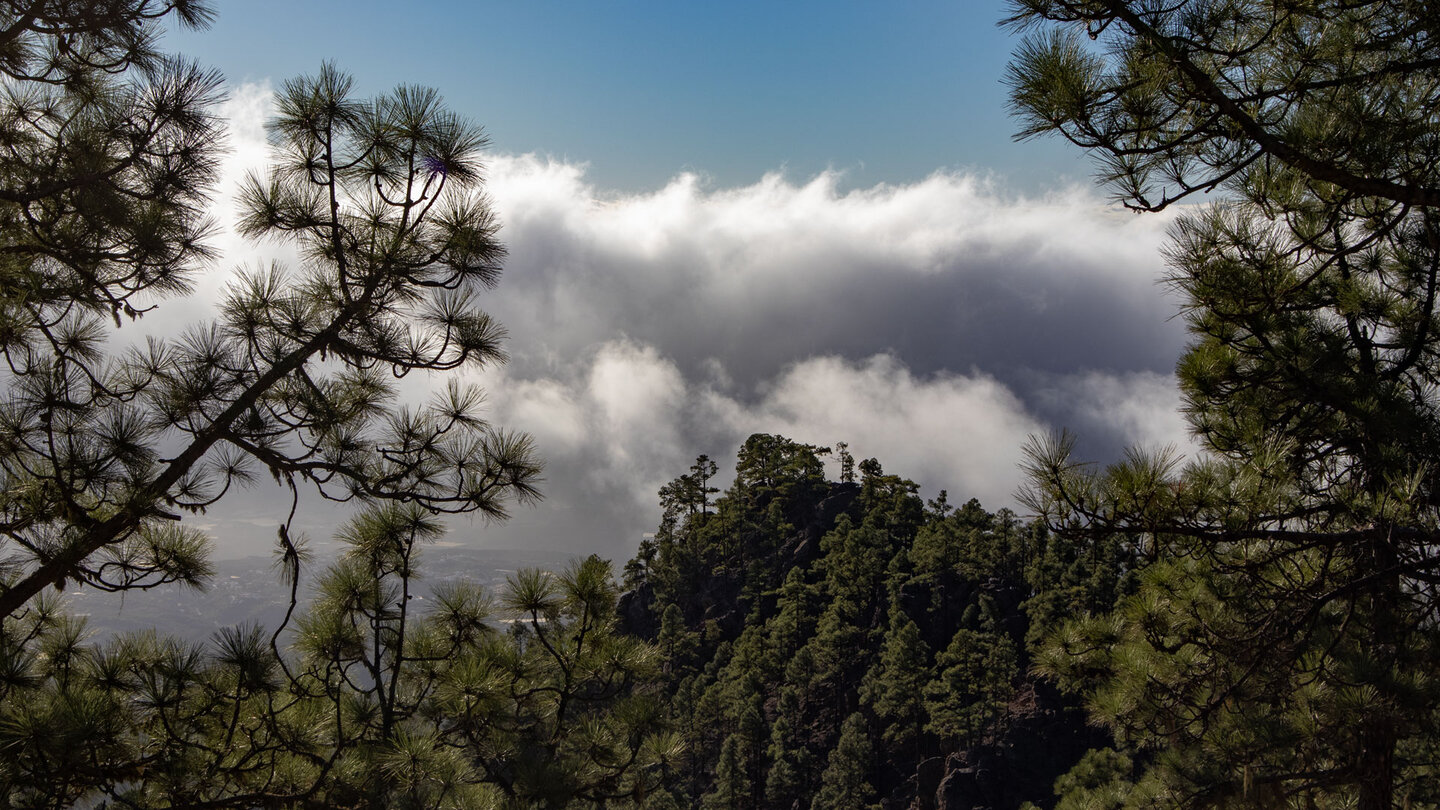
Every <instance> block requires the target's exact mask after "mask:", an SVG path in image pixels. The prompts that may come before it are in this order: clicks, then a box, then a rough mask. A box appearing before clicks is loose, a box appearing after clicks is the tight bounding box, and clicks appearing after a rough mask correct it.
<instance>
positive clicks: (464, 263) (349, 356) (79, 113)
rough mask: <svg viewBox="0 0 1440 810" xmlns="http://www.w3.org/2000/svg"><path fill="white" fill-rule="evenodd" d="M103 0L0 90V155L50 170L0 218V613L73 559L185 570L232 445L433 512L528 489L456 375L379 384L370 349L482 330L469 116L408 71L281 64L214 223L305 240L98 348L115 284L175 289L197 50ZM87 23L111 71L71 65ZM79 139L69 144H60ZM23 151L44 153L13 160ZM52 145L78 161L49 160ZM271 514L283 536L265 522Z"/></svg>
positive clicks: (226, 481) (231, 466)
mask: <svg viewBox="0 0 1440 810" xmlns="http://www.w3.org/2000/svg"><path fill="white" fill-rule="evenodd" d="M113 5H115V6H116V7H117V8H118V9H120V11H119V12H117V13H119V14H120V16H119V17H118V18H116V17H111V16H109V15H105V14H102V15H100V18H97V20H91V21H90V22H91V24H92V25H98V26H101V29H100V33H96V32H94V31H89V32H87V33H84V34H76V35H73V36H74V42H73V43H72V34H71V33H68V32H66V31H64V30H63V29H64V26H63V24H62V26H61V28H62V30H61V32H60V33H54V32H51V31H49V30H48V29H46V28H44V27H37V28H36V29H35V30H36V31H44V32H45V33H44V34H43V36H42V35H41V34H38V33H35V32H33V31H32V32H31V33H30V35H29V36H30V38H31V39H34V38H35V37H42V38H50V39H46V42H48V43H49V44H48V45H43V43H37V42H31V43H30V46H32V50H33V49H34V48H40V49H41V50H40V52H41V53H43V52H44V48H45V47H53V48H54V49H55V53H57V54H58V57H57V58H59V59H60V60H61V63H62V67H60V68H53V69H54V70H60V71H62V72H65V73H66V80H65V81H61V82H59V83H57V84H55V85H53V86H52V85H49V84H46V83H45V81H44V80H43V79H44V78H45V77H40V78H34V77H30V76H29V74H28V73H25V74H23V75H22V74H16V81H15V82H14V83H13V84H12V85H11V86H10V87H9V89H7V95H6V97H5V99H4V100H3V103H4V105H5V111H6V118H5V124H4V125H5V126H8V127H9V128H10V132H9V133H8V135H7V137H8V138H10V139H11V141H12V142H16V143H29V144H33V145H34V150H33V151H24V152H23V154H22V156H21V157H20V158H16V162H15V165H14V166H12V167H11V168H9V169H6V170H5V171H6V172H8V173H7V174H5V175H4V178H5V179H0V183H16V184H19V185H20V186H22V187H24V188H30V187H31V186H34V187H35V188H37V189H45V190H51V191H52V193H50V194H49V195H41V196H36V192H30V191H25V192H19V191H17V192H16V193H14V194H12V195H11V196H12V197H14V198H15V199H13V200H12V201H11V202H8V203H4V205H5V206H7V207H6V209H5V210H6V211H7V212H8V213H7V214H6V216H8V217H9V218H10V219H9V224H7V223H6V222H4V221H0V236H3V238H4V239H6V240H9V241H11V242H12V243H13V244H14V245H15V251H14V255H16V256H25V255H29V258H20V259H17V260H16V261H15V262H13V263H11V264H8V265H7V267H8V268H9V269H8V270H7V271H6V280H3V281H0V286H3V290H0V292H3V294H4V299H3V301H0V303H3V305H4V307H5V309H6V312H7V313H8V314H7V315H6V319H7V321H8V323H9V328H8V329H7V330H6V331H5V337H4V338H3V340H0V351H4V352H5V353H6V355H7V358H8V361H9V362H8V363H7V364H6V373H5V376H6V385H7V389H8V392H9V395H10V396H9V398H8V399H7V400H6V402H5V403H4V404H3V406H0V423H3V424H4V425H6V426H7V427H6V431H7V435H9V436H10V441H8V442H7V443H6V445H5V448H4V449H3V453H0V474H3V475H4V477H5V479H4V480H5V487H4V492H5V496H4V498H3V499H0V509H3V511H4V513H5V520H4V541H5V544H6V550H7V558H8V560H9V561H8V562H7V567H6V571H5V575H4V577H3V585H0V616H10V615H13V614H15V613H16V612H17V611H19V610H22V609H24V607H25V605H27V604H28V603H29V601H30V600H32V599H33V598H34V597H35V596H36V594H38V593H39V592H40V591H41V590H43V589H44V588H45V587H46V586H48V585H59V584H62V583H64V582H65V581H67V580H72V579H73V580H76V581H78V582H81V583H84V584H87V585H91V586H94V587H98V588H104V589H124V588H130V587H146V586H153V585H155V584H157V583H161V582H165V581H175V580H180V581H186V582H192V583H194V582H200V581H202V580H203V579H204V577H205V575H206V573H207V572H208V567H207V563H206V562H205V549H206V546H207V545H208V542H209V541H208V539H207V538H205V537H204V535H203V534H201V533H200V532H198V531H197V530H195V529H192V528H189V527H188V526H186V525H185V524H184V523H183V522H178V523H177V521H180V518H181V516H182V515H181V513H183V512H185V511H196V510H201V509H204V508H206V507H207V506H209V505H210V504H212V503H214V502H215V501H216V500H218V499H219V498H221V497H222V496H223V495H224V494H225V493H226V492H228V491H229V490H230V488H231V487H233V486H241V485H244V484H246V483H247V482H249V481H250V480H251V479H252V478H253V477H254V475H255V473H256V472H257V468H258V469H263V470H265V471H266V472H268V473H270V475H271V476H273V477H274V478H275V479H276V480H278V481H280V482H281V483H282V484H284V485H285V486H287V487H288V488H289V490H290V492H291V493H292V497H296V493H298V491H299V488H300V487H301V486H302V485H305V486H310V487H312V488H314V489H316V490H318V491H319V492H320V493H321V494H322V495H325V496H327V497H332V498H337V499H350V498H357V497H358V498H360V499H362V500H368V501H377V502H383V501H391V500H399V501H413V502H417V503H420V504H423V505H424V506H425V507H426V508H427V509H431V510H433V511H436V512H481V513H484V514H489V515H492V516H497V517H500V516H504V515H505V514H506V510H507V506H508V503H509V502H511V501H513V500H515V499H520V500H528V499H533V498H534V497H536V490H535V488H534V484H535V481H536V479H537V477H538V472H539V465H538V463H537V462H536V461H535V459H534V458H533V452H532V450H531V447H530V442H529V439H528V438H527V437H524V436H520V435H516V434H512V433H507V432H505V431H502V430H499V429H496V428H494V427H492V426H491V425H489V424H488V423H487V422H486V421H485V420H484V419H483V418H481V416H480V415H479V413H478V409H479V406H480V403H481V396H480V394H479V392H478V391H475V390H471V389H468V388H464V387H462V386H459V385H458V384H453V385H451V386H450V387H449V389H448V390H447V391H445V392H444V393H442V394H440V395H439V396H437V397H435V398H434V400H433V401H431V402H429V403H427V404H425V405H423V406H420V407H398V408H397V407H392V406H391V405H390V404H389V402H390V400H391V399H392V398H393V397H394V383H393V382H392V381H391V380H393V379H394V377H397V376H403V375H405V374H407V373H409V372H411V371H416V370H429V371H446V370H452V369H459V368H461V367H466V366H470V367H474V366H482V365H486V364H490V363H494V362H498V361H499V360H501V359H502V357H503V354H502V351H501V345H500V344H501V339H502V337H503V330H502V329H501V328H500V327H499V325H498V324H496V323H495V322H494V321H493V320H492V319H490V318H489V316H487V315H486V314H484V313H483V312H481V311H480V310H479V309H478V308H477V307H476V300H477V299H476V294H477V291H478V290H480V289H483V288H485V287H487V286H491V285H493V284H494V283H495V282H496V280H497V278H498V275H499V272H500V266H499V261H500V259H501V258H502V257H503V256H504V252H505V251H504V248H503V246H502V245H500V243H499V242H498V241H497V240H496V238H495V235H496V223H495V221H494V217H493V214H492V212H491V211H490V210H489V208H488V207H487V206H486V204H485V202H484V198H483V197H482V196H480V195H479V194H478V193H477V192H478V188H479V183H480V178H481V174H480V165H479V159H478V156H479V152H480V150H481V149H482V148H483V146H484V145H485V137H484V134H483V132H482V131H481V130H480V129H479V128H478V127H475V126H474V125H471V124H469V123H467V122H465V121H464V120H463V119H461V118H459V117H458V116H456V115H455V114H453V113H451V112H450V111H448V110H447V109H445V107H444V106H443V104H442V103H441V101H440V98H439V96H438V95H437V94H435V93H434V92H433V91H429V90H423V89H419V88H410V87H402V88H399V89H397V90H396V91H395V92H394V93H392V94H390V95H387V96H383V97H381V98H379V99H376V100H375V101H373V102H364V101H361V100H359V99H355V98H352V97H351V95H350V86H351V82H350V80H349V79H348V78H347V77H346V76H344V75H343V74H342V73H340V72H339V71H338V70H336V69H334V68H333V67H331V66H328V65H327V66H325V67H324V68H322V70H321V71H320V73H319V74H318V75H316V76H314V77H311V78H305V79H299V80H296V81H292V82H289V83H287V84H286V86H285V88H284V89H283V91H282V93H281V94H280V98H279V101H278V115H277V117H276V118H275V120H274V121H273V122H272V123H271V131H272V133H273V135H274V139H275V143H276V150H275V163H274V165H273V166H272V168H271V170H270V171H269V172H268V173H267V174H265V175H263V176H261V175H255V176H251V177H250V178H249V179H248V180H247V181H246V183H245V185H244V187H243V188H242V192H241V195H240V196H241V199H240V207H241V211H242V213H241V216H240V219H239V222H238V230H239V231H240V232H241V233H242V234H243V235H246V236H249V237H253V238H272V239H277V240H281V241H288V242H290V243H292V244H294V245H296V247H297V248H298V249H299V252H300V254H301V256H302V257H303V264H302V266H301V267H299V268H294V269H290V268H282V267H269V268H251V269H249V270H246V271H244V272H242V273H241V274H240V277H239V279H238V280H237V281H236V282H235V283H234V284H233V285H232V287H231V289H230V291H229V293H228V296H227V298H226V300H225V301H224V303H223V304H222V306H221V309H220V312H219V314H218V317H217V318H215V319H214V320H213V321H211V322H209V323H207V324H205V325H202V326H199V327H196V328H194V329H192V330H191V331H190V332H189V333H187V334H185V335H184V336H183V337H181V338H179V339H176V340H170V341H152V342H151V343H150V345H149V346H148V347H147V348H145V349H142V350H137V351H134V352H131V353H129V354H127V355H125V356H121V357H109V356H107V355H106V354H105V353H104V351H103V342H104V338H105V335H106V333H107V323H109V324H112V325H113V326H115V327H118V326H119V325H120V323H121V318H122V316H124V315H132V314H136V313H137V312H138V310H137V309H136V306H137V305H136V304H134V303H132V301H133V300H138V297H139V296H145V297H146V298H147V300H162V301H163V298H164V297H165V296H167V295H171V294H173V293H175V292H177V291H180V290H183V289H184V284H183V282H184V277H185V273H186V271H187V270H189V269H192V268H193V267H194V265H195V263H196V261H197V260H198V259H200V258H203V257H204V256H205V252H204V249H203V243H202V242H201V241H200V237H201V236H202V235H203V233H204V230H205V226H204V224H203V223H202V222H201V220H200V219H199V216H198V214H197V210H198V208H199V206H200V204H201V203H202V202H203V199H204V198H203V184H204V183H205V182H206V181H207V180H208V178H209V176H210V174H211V173H212V170H213V166H212V163H213V142H214V140H215V138H216V137H217V135H216V130H217V124H216V122H215V121H214V120H213V118H212V117H211V115H210V114H209V112H208V107H207V105H208V104H209V103H210V101H211V100H212V99H213V96H214V95H215V84H214V80H213V78H210V77H208V75H207V74H204V73H200V72H197V71H196V70H194V69H193V68H188V67H183V66H178V65H175V64H174V63H171V62H168V61H166V60H163V59H161V58H159V57H158V56H154V55H153V54H151V53H150V50H151V49H150V42H151V40H152V39H153V29H152V28H149V27H147V26H146V25H145V24H144V23H145V20H144V15H149V16H155V15H156V14H158V9H155V7H154V6H153V5H152V4H148V3H143V2H138V0H132V2H129V3H116V4H113ZM181 5H182V7H185V8H190V6H189V4H181ZM146 9H149V11H145V10H146ZM142 12H143V13H142ZM137 14H140V15H142V16H141V18H139V19H136V15H137ZM81 17H82V18H83V17H84V15H83V14H82V15H81ZM126 20H128V21H129V22H125V21H126ZM36 25H37V26H39V25H40V24H39V23H36ZM115 26H119V27H115ZM87 37H94V38H96V39H97V43H96V44H95V46H94V47H95V49H98V50H93V52H92V49H91V48H90V46H89V45H84V44H83V43H86V42H88V41H89V40H88V39H87ZM42 45H43V47H42ZM122 45H123V47H122ZM77 47H78V48H79V50H76V48H77ZM107 48H109V49H111V50H113V49H116V48H119V49H120V51H121V53H119V54H118V55H114V56H115V58H116V59H119V60H120V61H119V62H118V63H117V67H116V68H115V69H116V70H118V69H120V68H123V67H127V66H128V67H130V71H129V72H128V73H124V72H122V75H123V76H135V77H136V78H134V79H133V82H132V84H131V85H124V84H119V85H115V86H111V85H109V84H106V82H107V81H111V82H112V83H113V82H123V79H122V80H107V79H105V78H103V77H105V76H108V75H110V73H111V71H110V70H106V69H103V68H101V67H86V65H89V64H90V61H88V60H100V59H103V58H106V57H103V56H102V55H103V54H106V53H110V51H108V50H106V49H107ZM132 53H133V54H138V55H136V56H134V58H131V54H132ZM17 58H19V57H17ZM66 60H70V61H66ZM75 60H79V61H78V62H76V61H75ZM127 60H128V61H127ZM141 60H143V61H141ZM21 63H22V64H29V65H30V67H28V68H25V69H26V70H31V71H33V70H39V69H40V67H39V66H38V65H34V64H31V63H29V62H26V61H25V60H23V59H22V60H21ZM63 65H68V67H64V66H63ZM67 71H68V72H67ZM177 71H178V73H177ZM47 75H48V74H47ZM37 88H39V89H37ZM97 94H98V95H97ZM97 99H99V100H98V101H97ZM112 102H113V103H112ZM112 108H113V109H112ZM96 110H99V111H101V112H98V113H97V112H95V111H96ZM109 115H113V116H115V117H116V118H117V119H118V122H117V121H116V120H111V119H110V118H108V117H107V116H109ZM55 116H60V117H61V120H54V117H55ZM70 119H73V120H74V122H75V126H74V127H68V125H67V121H69V120H70ZM92 125H93V126H97V127H100V128H101V131H97V132H96V133H95V134H94V135H93V136H92V135H86V134H85V133H86V132H88V128H89V127H91V126H92ZM61 128H65V129H66V134H65V136H64V137H63V138H62V137H61V136H59V135H58V134H55V133H56V132H58V130H60V129H61ZM136 128H138V129H139V131H138V132H132V131H131V130H132V129H136ZM152 132H153V133H158V134H153V135H152ZM47 133H48V134H47ZM72 133H73V134H72ZM107 133H108V135H107ZM105 137H114V138H118V139H119V144H109V143H106V142H105V141H104V140H103V139H104V138H105ZM147 138H149V140H147ZM47 143H48V144H49V146H47V145H46V144H47ZM121 146H124V147H125V148H126V149H134V150H136V154H134V155H131V154H130V153H129V152H125V151H123V150H121ZM46 150H49V151H46ZM117 150H118V151H117ZM82 157H83V158H84V159H85V160H88V161H92V162H91V163H87V164H84V165H76V164H75V161H78V160H80V159H81V158H82ZM97 161H98V163H97ZM56 162H58V164H59V165H60V166H61V167H63V168H62V169H61V170H58V174H57V170H56V169H54V168H52V165H51V164H52V163H56ZM22 165H28V166H30V167H31V169H30V170H31V172H32V173H34V172H42V173H45V174H47V175H54V176H58V177H61V178H62V181H61V182H60V184H59V185H55V184H53V183H49V182H47V183H40V184H38V185H37V184H36V181H35V180H33V179H26V175H25V174H23V172H22V171H21V166H22ZM112 165H113V167H114V168H115V171H111V170H110V169H109V168H107V167H111V166H112ZM67 171H73V172H75V173H76V175H77V176H76V177H75V178H73V179H72V180H69V181H64V180H63V178H64V177H65V176H66V175H65V172H67ZM96 175H98V176H99V177H101V178H104V179H103V180H96V181H95V182H90V178H92V177H93V176H96ZM3 196H4V195H3V193H0V202H3ZM31 197H35V199H31ZM41 208H44V209H46V210H52V209H53V211H55V212H70V213H56V214H53V215H41V212H40V209H41ZM32 209H34V216H42V218H46V217H48V218H50V219H54V218H55V217H59V219H58V220H55V222H54V223H53V224H52V225H49V226H46V227H47V229H58V230H60V231H63V232H64V233H65V234H68V236H67V237H66V239H75V240H78V243H79V244H78V245H68V246H67V245H65V244H57V246H56V247H55V248H54V249H53V251H52V249H51V248H50V247H45V246H43V245H33V244H32V243H34V242H36V241H39V242H45V243H47V244H48V240H49V236H47V235H46V233H45V232H43V231H39V230H38V229H36V228H32V227H30V226H28V225H25V226H22V225H20V224H19V222H20V221H22V220H25V219H27V218H29V217H31V216H32V214H30V213H26V212H28V211H31V210H32ZM71 217H78V218H79V220H78V221H75V222H71V221H70V218H71ZM126 223H129V224H128V225H127V224H126ZM62 241H63V240H62ZM77 256H78V257H77ZM5 290H8V292H4V291H5ZM36 291H39V292H40V293H41V294H40V295H38V296H37V295H36ZM322 358H324V359H325V361H326V362H325V363H324V364H323V365H322V363H321V359H322ZM281 538H282V539H281V542H282V546H283V545H285V544H287V543H289V542H290V540H289V539H288V532H287V531H286V530H284V528H283V527H282V531H281Z"/></svg>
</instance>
